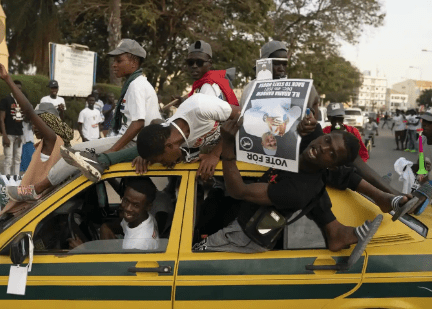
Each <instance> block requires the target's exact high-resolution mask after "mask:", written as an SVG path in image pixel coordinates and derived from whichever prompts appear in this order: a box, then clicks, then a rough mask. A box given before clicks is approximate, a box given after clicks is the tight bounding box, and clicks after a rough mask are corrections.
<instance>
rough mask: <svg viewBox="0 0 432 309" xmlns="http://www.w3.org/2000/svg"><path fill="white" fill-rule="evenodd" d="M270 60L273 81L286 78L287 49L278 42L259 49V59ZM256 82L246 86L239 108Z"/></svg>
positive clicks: (283, 44)
mask: <svg viewBox="0 0 432 309" xmlns="http://www.w3.org/2000/svg"><path fill="white" fill-rule="evenodd" d="M266 58H272V59H275V60H273V79H280V78H285V77H286V67H287V64H288V49H287V47H286V45H285V43H282V42H280V41H270V42H267V43H266V44H264V45H263V47H261V50H260V59H266ZM255 82H256V80H253V81H251V82H250V83H249V84H247V85H246V86H245V87H244V89H243V93H242V96H241V98H240V102H239V103H240V107H242V108H243V106H244V105H245V104H246V100H247V98H248V97H249V94H250V93H251V91H252V89H253V86H254V85H255Z"/></svg>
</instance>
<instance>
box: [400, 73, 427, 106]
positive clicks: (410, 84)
mask: <svg viewBox="0 0 432 309" xmlns="http://www.w3.org/2000/svg"><path fill="white" fill-rule="evenodd" d="M392 88H393V89H394V90H396V91H399V92H401V93H405V94H407V95H408V109H410V108H418V105H417V102H416V101H417V98H418V97H419V96H420V95H421V93H422V91H423V90H428V89H432V82H430V81H426V80H414V79H407V80H405V81H403V82H400V83H397V84H394V85H393V87H392Z"/></svg>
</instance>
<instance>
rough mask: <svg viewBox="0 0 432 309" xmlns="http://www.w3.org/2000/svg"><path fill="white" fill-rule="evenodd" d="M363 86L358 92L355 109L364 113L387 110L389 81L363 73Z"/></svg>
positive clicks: (354, 104)
mask: <svg viewBox="0 0 432 309" xmlns="http://www.w3.org/2000/svg"><path fill="white" fill-rule="evenodd" d="M361 80H362V85H361V86H360V88H358V89H357V90H356V97H355V98H354V103H353V107H359V108H360V109H362V110H364V111H369V112H377V111H383V110H385V109H386V89H387V79H386V78H385V77H379V76H372V75H371V74H370V71H365V72H363V74H362V76H361Z"/></svg>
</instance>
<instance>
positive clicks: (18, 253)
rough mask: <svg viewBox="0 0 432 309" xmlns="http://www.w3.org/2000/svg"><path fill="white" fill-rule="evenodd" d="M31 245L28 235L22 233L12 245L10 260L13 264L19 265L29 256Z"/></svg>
mask: <svg viewBox="0 0 432 309" xmlns="http://www.w3.org/2000/svg"><path fill="white" fill-rule="evenodd" d="M29 252H30V243H29V237H28V233H20V234H19V235H18V236H17V237H15V238H14V240H12V242H11V244H10V259H11V261H12V263H13V264H15V265H19V264H22V263H24V260H25V259H26V258H27V257H28V256H29Z"/></svg>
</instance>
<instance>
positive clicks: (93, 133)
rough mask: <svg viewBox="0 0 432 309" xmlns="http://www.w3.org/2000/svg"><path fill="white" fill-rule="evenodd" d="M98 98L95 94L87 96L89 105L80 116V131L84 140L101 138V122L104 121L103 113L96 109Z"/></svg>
mask: <svg viewBox="0 0 432 309" xmlns="http://www.w3.org/2000/svg"><path fill="white" fill-rule="evenodd" d="M95 101H96V98H95V97H94V96H93V95H89V96H88V97H87V107H86V108H84V109H83V110H82V111H81V112H80V113H79V116H78V131H79V133H80V135H81V139H82V141H83V142H87V141H92V140H95V139H99V138H100V124H101V123H102V122H103V119H102V117H101V113H100V111H99V110H97V109H95V108H94V106H95Z"/></svg>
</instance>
